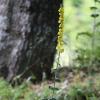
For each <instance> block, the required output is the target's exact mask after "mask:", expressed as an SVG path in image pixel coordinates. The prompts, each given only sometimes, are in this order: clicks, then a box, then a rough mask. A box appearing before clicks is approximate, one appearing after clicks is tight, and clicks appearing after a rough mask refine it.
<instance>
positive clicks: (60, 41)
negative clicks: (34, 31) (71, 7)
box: [56, 6, 64, 53]
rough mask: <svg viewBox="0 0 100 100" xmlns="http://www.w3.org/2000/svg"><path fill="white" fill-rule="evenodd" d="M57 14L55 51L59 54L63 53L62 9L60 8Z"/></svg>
mask: <svg viewBox="0 0 100 100" xmlns="http://www.w3.org/2000/svg"><path fill="white" fill-rule="evenodd" d="M58 12H59V20H58V23H59V31H58V33H57V35H58V37H57V47H56V49H57V51H58V52H59V53H62V52H64V48H63V44H64V43H63V31H64V8H63V7H62V6H61V7H60V8H59V10H58Z"/></svg>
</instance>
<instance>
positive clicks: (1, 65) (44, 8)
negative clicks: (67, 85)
mask: <svg viewBox="0 0 100 100" xmlns="http://www.w3.org/2000/svg"><path fill="white" fill-rule="evenodd" d="M61 2H62V0H0V74H1V76H3V77H4V78H6V79H7V80H8V81H11V80H12V79H13V78H14V77H16V76H17V75H22V77H29V76H31V75H32V74H34V76H35V77H36V78H37V79H38V80H41V79H42V73H43V71H45V73H46V76H47V78H48V79H49V78H50V77H51V67H52V64H53V61H54V55H55V52H56V44H57V42H56V39H57V38H56V37H57V31H58V16H59V15H58V9H59V7H60V4H61Z"/></svg>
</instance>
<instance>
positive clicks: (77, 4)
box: [54, 0, 100, 67]
mask: <svg viewBox="0 0 100 100" xmlns="http://www.w3.org/2000/svg"><path fill="white" fill-rule="evenodd" d="M91 6H94V0H64V37H63V39H64V49H65V51H64V53H62V54H61V57H60V64H61V66H74V63H75V62H74V60H73V59H76V58H77V53H76V51H77V50H78V53H81V54H80V55H82V56H85V57H86V58H88V61H87V63H89V60H90V57H91V50H92V49H91V41H92V38H91V37H90V36H89V34H88V33H90V34H91V33H92V32H93V18H92V17H91V14H92V13H93V11H92V10H91V9H90V7H91ZM96 6H97V7H99V6H100V4H98V5H96ZM98 12H100V9H98ZM99 19H100V17H98V18H97V21H99ZM99 29H100V27H98V30H97V32H96V34H95V56H96V57H97V58H98V59H99V60H100V34H99V33H100V30H99ZM81 33H86V35H80V36H79V37H78V34H81ZM77 37H78V38H77ZM82 53H83V54H82ZM56 58H57V56H56ZM56 58H55V61H56ZM79 63H80V62H79ZM87 63H86V64H87ZM77 64H78V63H77ZM77 64H76V65H77ZM84 64H85V63H84ZM78 65H79V64H78ZM54 67H56V63H54Z"/></svg>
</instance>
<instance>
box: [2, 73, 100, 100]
mask: <svg viewBox="0 0 100 100" xmlns="http://www.w3.org/2000/svg"><path fill="white" fill-rule="evenodd" d="M75 80H77V79H75ZM59 84H61V83H59ZM33 86H34V87H36V86H37V85H36V86H35V85H33V84H32V83H30V82H26V81H25V82H23V83H22V84H21V85H19V86H15V87H12V86H11V85H10V84H8V83H7V82H6V81H5V80H4V79H3V78H0V100H100V79H99V75H97V74H96V75H94V76H93V77H92V81H91V78H89V77H87V79H85V81H83V82H82V81H79V80H77V82H72V83H70V86H68V89H64V90H63V89H62V90H60V89H59V88H58V89H56V91H55V92H53V91H52V89H50V88H49V85H48V84H45V85H42V86H41V85H40V87H38V91H36V90H37V89H34V88H32V87H33Z"/></svg>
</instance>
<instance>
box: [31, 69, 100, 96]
mask: <svg viewBox="0 0 100 100" xmlns="http://www.w3.org/2000/svg"><path fill="white" fill-rule="evenodd" d="M59 74H60V76H59V78H60V79H61V82H55V87H56V88H59V91H58V93H59V92H61V91H63V92H64V90H65V92H66V90H68V89H70V87H72V86H75V85H81V86H84V87H88V85H89V84H90V83H92V88H94V89H95V90H96V89H97V88H98V87H100V70H97V69H93V70H91V73H88V68H86V69H81V70H76V69H73V70H71V69H69V68H67V67H66V68H63V70H61V69H60V73H59ZM49 86H52V87H53V86H54V82H53V81H43V82H42V83H41V84H34V85H33V84H32V85H31V86H30V88H31V89H32V90H35V92H36V93H40V94H41V93H42V91H44V88H45V87H49ZM98 95H99V96H100V91H98Z"/></svg>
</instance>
